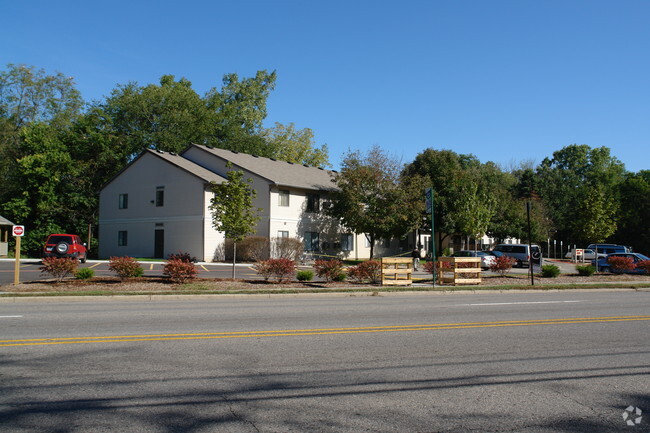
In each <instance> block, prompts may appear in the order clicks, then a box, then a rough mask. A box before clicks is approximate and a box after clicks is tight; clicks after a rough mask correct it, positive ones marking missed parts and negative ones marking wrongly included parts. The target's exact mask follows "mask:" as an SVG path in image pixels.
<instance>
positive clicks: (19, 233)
mask: <svg viewBox="0 0 650 433" xmlns="http://www.w3.org/2000/svg"><path fill="white" fill-rule="evenodd" d="M11 233H12V234H13V235H14V237H15V238H16V264H15V265H14V285H17V284H18V282H19V281H20V239H21V238H22V237H23V236H24V235H25V226H13V227H12V229H11Z"/></svg>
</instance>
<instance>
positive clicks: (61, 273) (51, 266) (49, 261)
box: [40, 257, 79, 282]
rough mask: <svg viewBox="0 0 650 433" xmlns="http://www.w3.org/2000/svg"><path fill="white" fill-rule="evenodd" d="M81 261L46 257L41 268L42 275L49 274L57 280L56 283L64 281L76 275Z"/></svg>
mask: <svg viewBox="0 0 650 433" xmlns="http://www.w3.org/2000/svg"><path fill="white" fill-rule="evenodd" d="M78 264H79V261H78V260H77V259H73V258H66V257H45V258H44V259H43V266H41V267H40V270H41V273H44V274H49V275H51V276H52V277H54V278H55V279H56V281H59V282H61V281H63V279H64V278H65V277H66V276H68V275H69V274H74V272H75V271H76V270H77V265H78Z"/></svg>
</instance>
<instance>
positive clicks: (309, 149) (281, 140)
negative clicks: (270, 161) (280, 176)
mask: <svg viewBox="0 0 650 433" xmlns="http://www.w3.org/2000/svg"><path fill="white" fill-rule="evenodd" d="M262 137H263V138H264V140H265V141H266V146H267V147H268V148H269V152H270V153H271V155H272V157H273V158H276V159H280V160H283V161H288V162H294V163H297V164H305V165H310V166H313V167H329V166H330V163H329V156H328V151H327V145H326V144H323V145H322V146H320V147H318V146H317V144H316V141H315V140H314V132H313V131H312V130H311V129H309V128H304V129H296V127H295V125H294V124H293V123H289V124H288V125H286V126H285V125H283V124H281V123H278V122H276V123H275V126H274V127H272V128H267V129H264V130H263V131H262Z"/></svg>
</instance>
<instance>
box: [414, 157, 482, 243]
mask: <svg viewBox="0 0 650 433" xmlns="http://www.w3.org/2000/svg"><path fill="white" fill-rule="evenodd" d="M480 166H481V164H480V162H479V161H478V160H477V159H476V157H475V156H473V155H460V154H457V153H456V152H453V151H451V150H435V149H431V148H429V149H426V150H424V151H423V152H421V153H420V154H418V155H417V156H416V157H415V160H414V161H413V162H412V163H410V164H408V165H407V166H406V167H405V168H404V171H403V172H402V177H405V178H409V177H414V176H420V177H422V178H424V179H426V184H427V185H426V186H428V187H431V188H433V192H434V197H435V212H434V225H435V231H436V232H437V233H438V245H437V247H436V251H442V248H441V247H442V242H443V241H444V239H445V238H446V237H447V236H450V235H453V234H455V233H460V232H462V230H461V224H462V223H463V222H464V221H463V220H462V214H463V210H464V208H463V203H462V200H461V199H460V195H461V190H462V188H463V184H464V182H467V181H468V179H469V178H468V174H467V173H468V172H470V171H472V170H478V169H479V168H480ZM474 181H476V180H475V179H474V180H472V182H474Z"/></svg>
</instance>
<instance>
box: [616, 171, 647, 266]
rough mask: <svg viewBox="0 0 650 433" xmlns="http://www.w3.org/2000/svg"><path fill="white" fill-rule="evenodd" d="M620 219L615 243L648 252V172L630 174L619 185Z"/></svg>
mask: <svg viewBox="0 0 650 433" xmlns="http://www.w3.org/2000/svg"><path fill="white" fill-rule="evenodd" d="M619 194H620V197H621V200H620V219H619V224H618V230H617V232H616V234H615V235H614V239H615V240H616V242H617V243H620V244H622V245H630V246H632V247H633V248H634V250H635V251H639V252H642V253H644V254H647V253H649V252H650V224H648V221H650V170H642V171H640V172H638V173H630V174H629V175H628V176H627V177H626V179H625V181H624V182H623V183H622V184H621V185H620V193H619Z"/></svg>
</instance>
